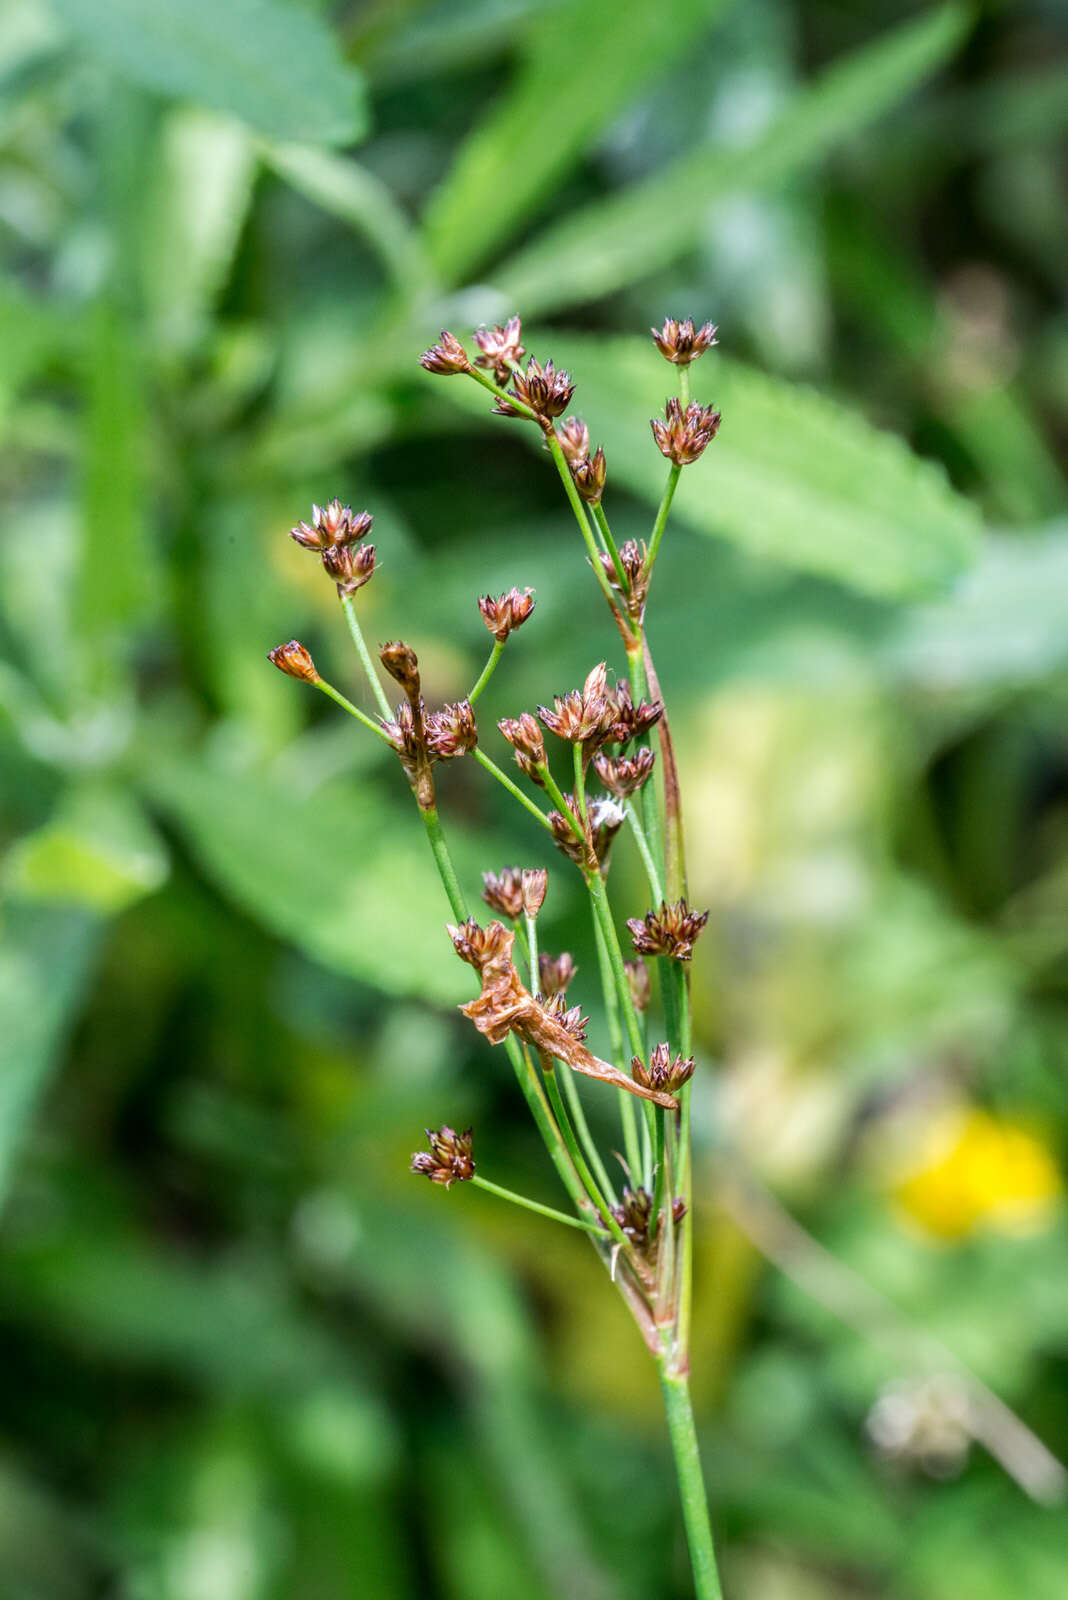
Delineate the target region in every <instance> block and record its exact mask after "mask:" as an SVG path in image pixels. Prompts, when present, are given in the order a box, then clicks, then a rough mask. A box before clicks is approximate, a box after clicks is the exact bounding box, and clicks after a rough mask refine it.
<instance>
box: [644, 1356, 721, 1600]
mask: <svg viewBox="0 0 1068 1600" xmlns="http://www.w3.org/2000/svg"><path fill="white" fill-rule="evenodd" d="M657 1367H658V1368H659V1371H660V1387H661V1389H662V1391H663V1394H664V1412H665V1415H666V1416H667V1425H668V1434H669V1436H670V1438H671V1449H672V1453H673V1455H674V1457H675V1473H676V1476H677V1477H678V1480H679V1495H680V1497H681V1499H682V1516H683V1521H684V1522H685V1524H686V1539H687V1542H688V1544H689V1546H690V1564H691V1566H692V1567H693V1583H694V1593H695V1595H696V1600H723V1590H722V1588H721V1587H720V1581H719V1572H718V1570H717V1568H716V1552H715V1546H714V1545H713V1543H712V1525H711V1523H710V1522H709V1520H708V1498H707V1496H706V1494H705V1481H704V1477H703V1475H702V1472H701V1457H700V1455H699V1453H698V1449H697V1430H696V1428H695V1427H694V1420H693V1406H692V1405H691V1404H690V1385H689V1381H688V1380H687V1378H686V1376H685V1374H684V1373H678V1372H674V1371H673V1370H672V1369H671V1365H670V1362H669V1359H668V1357H667V1355H666V1354H665V1355H662V1356H661V1357H660V1358H659V1360H658V1361H657Z"/></svg>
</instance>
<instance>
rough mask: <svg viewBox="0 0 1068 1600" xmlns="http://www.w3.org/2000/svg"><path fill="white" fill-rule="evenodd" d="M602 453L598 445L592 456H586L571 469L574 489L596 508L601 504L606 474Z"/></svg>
mask: <svg viewBox="0 0 1068 1600" xmlns="http://www.w3.org/2000/svg"><path fill="white" fill-rule="evenodd" d="M607 470H608V469H607V466H606V463H605V459H604V451H603V450H602V449H601V447H600V445H598V446H597V449H596V450H595V451H594V453H593V455H592V456H587V457H586V459H585V460H584V461H579V462H576V463H575V465H574V466H573V467H572V468H571V476H572V477H573V478H574V480H575V488H576V489H577V490H578V492H579V494H580V495H581V496H582V498H583V500H585V501H586V502H587V503H588V504H589V505H591V506H596V505H600V503H601V496H602V494H603V493H604V480H605V475H606V473H607Z"/></svg>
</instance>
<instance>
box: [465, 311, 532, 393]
mask: <svg viewBox="0 0 1068 1600" xmlns="http://www.w3.org/2000/svg"><path fill="white" fill-rule="evenodd" d="M522 331H523V330H522V324H521V322H520V320H519V318H518V317H509V318H508V321H507V322H506V323H505V324H504V327H503V328H502V327H499V326H498V327H495V328H476V329H475V332H474V334H473V335H472V337H473V339H474V341H475V343H476V344H477V345H478V348H479V349H480V350H481V352H482V354H481V355H480V356H476V357H475V366H476V367H491V368H492V369H493V376H494V378H495V379H496V381H497V382H498V383H502V384H503V383H507V382H508V379H509V378H510V377H511V375H512V368H513V367H516V366H518V365H519V363H520V361H522V359H523V357H524V356H525V355H526V351H525V350H524V348H523V346H522V345H521V344H520V342H519V338H520V334H521V333H522Z"/></svg>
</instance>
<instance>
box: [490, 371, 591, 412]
mask: <svg viewBox="0 0 1068 1600" xmlns="http://www.w3.org/2000/svg"><path fill="white" fill-rule="evenodd" d="M574 392H575V385H574V382H573V380H572V377H571V374H570V372H565V371H564V369H563V367H560V368H557V367H554V366H553V363H552V362H551V361H547V362H546V363H545V365H544V366H542V365H541V364H540V362H537V361H535V359H534V357H533V356H531V358H530V360H529V361H528V362H527V365H526V370H525V371H524V372H514V373H513V374H512V388H511V393H512V394H513V395H514V396H515V398H516V399H517V400H519V401H521V402H522V403H523V405H525V406H527V407H529V409H530V410H531V411H533V412H534V414H535V416H536V417H537V418H538V420H539V422H540V423H541V424H542V426H543V427H548V426H549V424H550V423H551V421H552V419H553V417H559V416H562V415H563V413H564V412H565V411H566V410H567V408H568V406H569V405H570V404H571V396H572V395H573V394H574ZM493 409H494V411H496V412H499V414H500V415H501V416H502V417H520V416H522V415H523V413H522V412H521V411H517V410H516V409H515V407H514V406H510V405H509V404H508V402H507V400H498V401H497V403H496V405H495V406H494V408H493Z"/></svg>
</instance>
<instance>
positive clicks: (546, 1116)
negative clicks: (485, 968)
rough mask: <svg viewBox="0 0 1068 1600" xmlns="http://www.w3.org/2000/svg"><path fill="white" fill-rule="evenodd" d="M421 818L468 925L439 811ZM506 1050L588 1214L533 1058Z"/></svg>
mask: <svg viewBox="0 0 1068 1600" xmlns="http://www.w3.org/2000/svg"><path fill="white" fill-rule="evenodd" d="M420 815H421V816H422V818H423V826H424V827H425V829H426V835H427V838H428V839H429V841H430V848H431V850H432V851H433V853H434V862H435V865H436V866H437V869H438V874H439V876H440V878H441V881H442V883H443V884H444V886H445V893H446V894H447V896H448V899H449V905H450V906H451V907H452V914H453V916H454V917H455V918H456V920H457V922H466V921H467V906H466V904H465V902H464V894H463V890H462V889H461V888H460V880H459V879H458V878H457V876H456V869H455V867H454V866H453V864H452V857H451V856H450V855H449V850H448V846H447V845H446V843H445V835H444V834H443V833H442V831H441V822H440V820H439V818H438V814H437V811H436V810H434V811H422V810H421V811H420ZM504 1047H505V1050H506V1051H507V1053H508V1059H509V1061H510V1062H511V1064H512V1070H513V1071H514V1073H515V1075H516V1080H517V1082H518V1084H519V1087H520V1088H521V1089H522V1091H523V1097H524V1099H525V1100H526V1102H527V1105H528V1106H529V1107H530V1112H531V1115H532V1116H533V1118H534V1121H535V1124H536V1125H537V1129H538V1132H539V1133H540V1134H541V1136H542V1139H543V1140H544V1142H545V1147H546V1149H547V1150H548V1152H549V1158H550V1160H551V1161H552V1164H553V1166H554V1167H555V1168H556V1172H557V1176H558V1177H559V1179H560V1182H561V1183H562V1184H563V1186H564V1188H565V1189H566V1190H567V1192H568V1194H569V1195H570V1197H571V1203H572V1205H573V1206H574V1207H575V1210H576V1211H578V1212H580V1213H581V1212H584V1211H588V1210H589V1208H590V1200H589V1198H588V1196H587V1194H586V1191H585V1189H584V1187H583V1184H582V1180H581V1179H580V1177H579V1174H578V1172H577V1171H576V1170H575V1167H574V1166H573V1165H572V1161H571V1158H570V1155H569V1153H568V1150H567V1146H566V1144H565V1142H564V1139H563V1135H562V1133H561V1131H560V1129H559V1128H558V1127H557V1125H556V1123H555V1122H554V1121H553V1116H552V1112H551V1111H550V1109H549V1105H548V1102H547V1101H546V1098H545V1092H544V1090H543V1089H542V1086H541V1084H540V1082H539V1081H538V1075H537V1073H536V1072H535V1071H534V1065H533V1062H532V1061H531V1059H530V1056H529V1054H528V1053H527V1051H526V1049H525V1047H523V1046H521V1045H520V1043H519V1040H518V1039H517V1038H516V1036H515V1034H514V1033H510V1034H509V1035H508V1037H507V1039H506V1040H505V1041H504ZM613 1237H614V1235H613Z"/></svg>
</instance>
